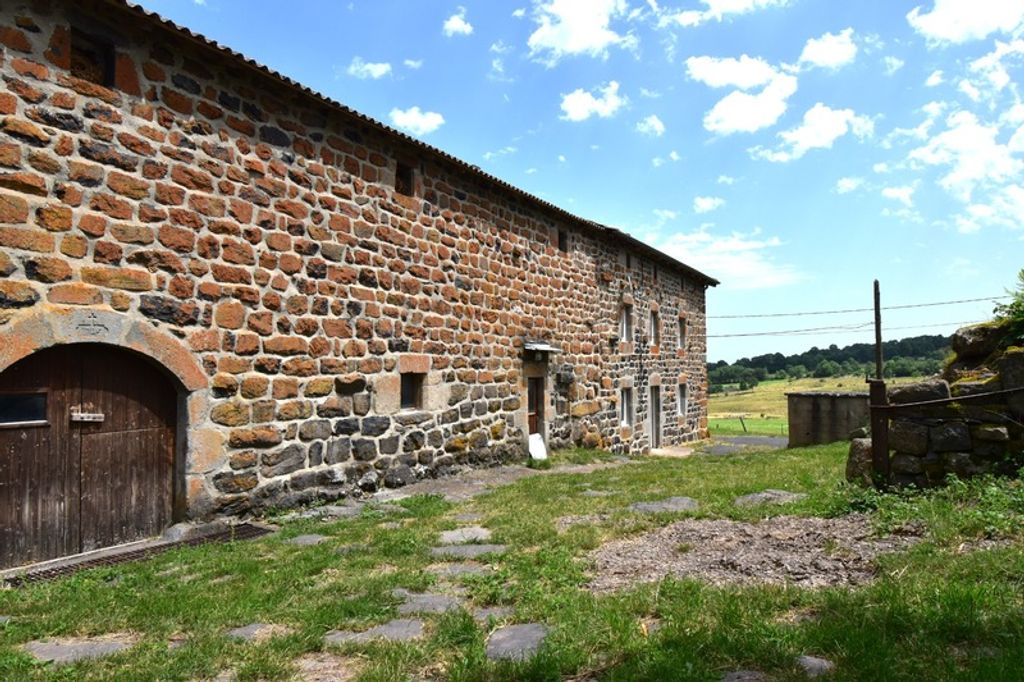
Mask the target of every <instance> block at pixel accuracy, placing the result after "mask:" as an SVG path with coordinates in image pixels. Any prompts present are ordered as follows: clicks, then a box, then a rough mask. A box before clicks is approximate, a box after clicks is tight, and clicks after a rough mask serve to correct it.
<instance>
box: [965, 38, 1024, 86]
mask: <svg viewBox="0 0 1024 682" xmlns="http://www.w3.org/2000/svg"><path fill="white" fill-rule="evenodd" d="M1004 60H1005V61H1007V62H1009V63H1010V64H1011V65H1013V66H1015V67H1016V66H1020V65H1021V63H1024V40H1020V39H1018V40H1013V41H1011V42H1009V43H1004V42H1002V41H1001V40H997V41H996V47H995V49H994V50H993V51H992V52H989V53H988V54H986V55H984V56H982V57H979V58H978V59H975V60H974V61H973V62H971V63H970V64H969V65H968V68H969V69H970V71H971V72H972V73H974V74H976V75H977V76H978V78H979V79H980V80H979V81H978V82H979V83H980V85H981V87H982V88H984V90H985V94H986V95H987V96H988V97H990V98H991V97H995V95H996V94H998V93H1000V92H1002V91H1003V90H1004V89H1005V88H1006V87H1007V86H1008V85H1010V84H1011V83H1012V82H1013V79H1012V78H1011V77H1010V74H1009V72H1008V71H1007V70H1006V64H1004V63H1003V62H1004ZM973 85H974V83H972V86H973ZM962 87H963V81H961V88H962ZM974 91H975V92H978V90H977V88H975V90H974ZM978 95H979V98H980V96H981V93H980V92H978ZM972 99H975V98H973V97H972ZM975 101H978V100H977V99H975Z"/></svg>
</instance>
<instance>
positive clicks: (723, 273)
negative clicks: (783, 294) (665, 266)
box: [655, 226, 804, 289]
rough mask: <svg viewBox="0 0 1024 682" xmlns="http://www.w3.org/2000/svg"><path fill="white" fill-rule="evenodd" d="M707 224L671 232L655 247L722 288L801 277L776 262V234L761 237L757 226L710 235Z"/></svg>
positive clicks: (779, 282)
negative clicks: (702, 273) (693, 228)
mask: <svg viewBox="0 0 1024 682" xmlns="http://www.w3.org/2000/svg"><path fill="white" fill-rule="evenodd" d="M708 230H709V227H708V226H701V228H700V229H699V230H697V231H695V232H689V233H678V234H673V235H671V236H669V237H667V238H666V239H664V240H662V241H661V242H659V243H658V244H656V245H655V246H657V248H659V249H661V250H662V251H664V252H665V253H667V254H669V255H671V256H673V257H674V258H677V259H678V260H680V261H682V262H683V263H686V264H687V265H691V266H693V267H695V268H697V269H699V270H700V271H702V272H706V273H708V274H709V275H711V276H712V277H715V278H718V279H721V280H722V288H724V289H766V288H771V287H779V286H785V285H788V284H794V283H796V282H799V281H801V280H802V279H804V277H803V275H802V274H801V273H800V272H799V271H798V270H796V268H794V267H793V266H791V265H786V264H779V263H776V262H775V261H774V260H773V259H772V257H771V251H772V250H773V249H777V248H779V247H781V246H782V245H783V243H782V241H781V240H780V239H779V238H778V237H762V236H761V230H760V228H755V229H754V230H752V231H751V232H749V233H746V234H744V233H740V232H733V233H732V234H730V235H728V236H716V235H713V234H711V233H710V232H709V231H708Z"/></svg>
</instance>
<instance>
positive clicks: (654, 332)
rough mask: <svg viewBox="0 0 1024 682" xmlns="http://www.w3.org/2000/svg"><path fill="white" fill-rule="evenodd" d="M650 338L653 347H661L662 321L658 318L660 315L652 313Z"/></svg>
mask: <svg viewBox="0 0 1024 682" xmlns="http://www.w3.org/2000/svg"><path fill="white" fill-rule="evenodd" d="M649 332H650V338H651V345H652V346H660V345H661V320H660V319H659V318H658V313H657V312H655V311H653V310H652V311H651V323H650V330H649Z"/></svg>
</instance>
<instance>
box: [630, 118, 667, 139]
mask: <svg viewBox="0 0 1024 682" xmlns="http://www.w3.org/2000/svg"><path fill="white" fill-rule="evenodd" d="M636 130H637V132H639V133H643V134H644V135H650V136H652V137H661V136H662V135H664V134H665V124H664V123H662V122H661V119H660V118H658V117H657V116H655V115H654V114H651V115H650V116H648V117H647V118H645V119H644V120H642V121H639V122H638V123H637V124H636Z"/></svg>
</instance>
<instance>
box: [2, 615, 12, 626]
mask: <svg viewBox="0 0 1024 682" xmlns="http://www.w3.org/2000/svg"><path fill="white" fill-rule="evenodd" d="M10 622H11V617H10V616H0V625H7V624H8V623H10Z"/></svg>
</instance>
